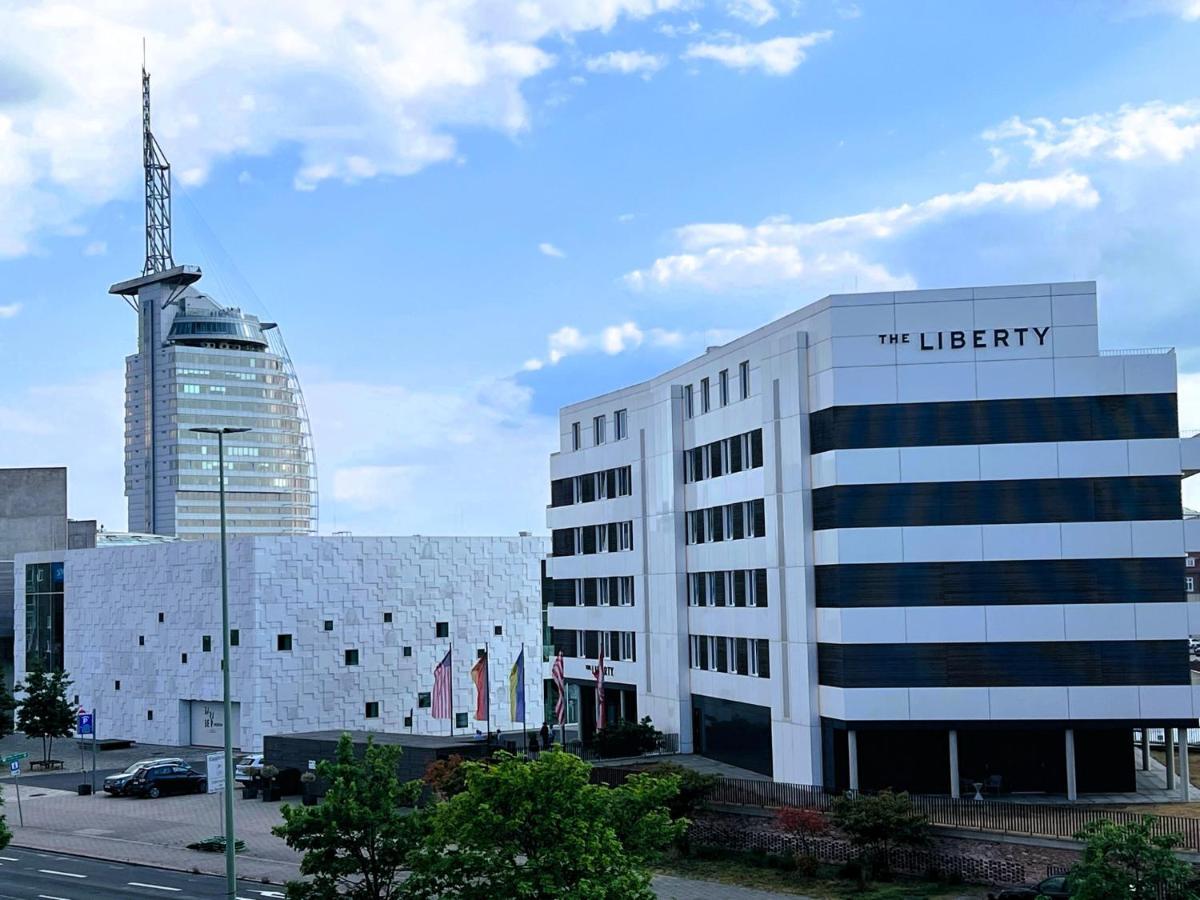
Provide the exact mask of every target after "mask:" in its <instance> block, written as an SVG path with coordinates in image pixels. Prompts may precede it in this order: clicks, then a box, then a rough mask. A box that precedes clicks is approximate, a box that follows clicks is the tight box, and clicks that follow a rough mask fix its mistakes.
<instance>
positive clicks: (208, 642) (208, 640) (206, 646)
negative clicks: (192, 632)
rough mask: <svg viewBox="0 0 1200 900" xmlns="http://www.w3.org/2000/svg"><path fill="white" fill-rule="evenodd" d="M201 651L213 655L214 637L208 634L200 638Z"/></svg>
mask: <svg viewBox="0 0 1200 900" xmlns="http://www.w3.org/2000/svg"><path fill="white" fill-rule="evenodd" d="M200 649H201V650H202V651H203V652H205V653H212V635H211V634H206V635H204V636H203V637H202V638H200Z"/></svg>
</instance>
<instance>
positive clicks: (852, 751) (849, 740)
mask: <svg viewBox="0 0 1200 900" xmlns="http://www.w3.org/2000/svg"><path fill="white" fill-rule="evenodd" d="M846 748H847V749H848V750H849V755H850V790H852V791H857V790H858V732H857V731H855V730H854V729H851V730H849V731H847V732H846Z"/></svg>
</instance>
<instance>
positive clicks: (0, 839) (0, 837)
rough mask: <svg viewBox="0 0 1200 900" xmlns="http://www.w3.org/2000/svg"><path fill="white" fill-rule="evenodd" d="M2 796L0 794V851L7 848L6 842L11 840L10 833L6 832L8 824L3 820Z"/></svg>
mask: <svg viewBox="0 0 1200 900" xmlns="http://www.w3.org/2000/svg"><path fill="white" fill-rule="evenodd" d="M3 809H4V794H3V793H0V850H3V849H4V848H5V847H7V846H8V842H9V841H11V840H12V832H11V831H9V830H8V823H7V822H6V821H5V820H4V813H3Z"/></svg>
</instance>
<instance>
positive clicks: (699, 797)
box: [642, 762, 721, 819]
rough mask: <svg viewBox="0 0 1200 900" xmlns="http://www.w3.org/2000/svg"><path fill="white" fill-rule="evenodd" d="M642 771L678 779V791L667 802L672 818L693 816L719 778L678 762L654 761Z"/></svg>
mask: <svg viewBox="0 0 1200 900" xmlns="http://www.w3.org/2000/svg"><path fill="white" fill-rule="evenodd" d="M642 771H643V772H645V773H646V774H647V775H653V776H655V777H658V778H661V777H663V776H665V775H674V776H676V777H677V778H678V779H679V793H678V794H676V795H675V797H673V798H672V799H671V801H670V802H668V803H667V810H668V811H669V812H670V813H671V818H672V819H679V818H687V819H691V818H693V817H695V815H696V814H697V813H699V812H701V811H702V810H703V809H704V804H705V803H707V802H708V797H709V795H710V794H711V793H712V792H713V790H715V789H716V786H717V782H719V781H720V780H721V779H720V777H719V776H717V775H709V774H706V773H704V772H697V771H696V770H695V769H689V768H688V767H687V766H681V765H679V763H670V762H662V763H655V764H654V765H652V766H647V767H646V768H645V769H642Z"/></svg>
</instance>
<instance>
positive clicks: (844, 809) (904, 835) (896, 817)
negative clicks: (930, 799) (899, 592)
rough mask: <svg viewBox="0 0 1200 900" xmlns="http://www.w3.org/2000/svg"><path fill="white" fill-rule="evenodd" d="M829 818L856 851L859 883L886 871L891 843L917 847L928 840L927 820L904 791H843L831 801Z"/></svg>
mask: <svg viewBox="0 0 1200 900" xmlns="http://www.w3.org/2000/svg"><path fill="white" fill-rule="evenodd" d="M830 818H831V819H832V820H833V822H834V824H835V825H837V827H838V828H840V829H841V830H842V832H843V833H844V834H845V835H846V838H847V839H848V840H849V841H850V843H851V845H852V846H853V847H854V849H855V852H856V854H857V859H856V862H857V863H858V865H859V875H858V878H859V884H860V885H864V886H865V884H866V882H867V881H868V880H869V879H870V878H872V877H875V878H881V877H886V876H887V874H888V852H889V851H890V849H891V847H892V845H893V844H901V845H906V846H910V847H918V846H921V845H922V844H924V843H926V842H927V841H928V839H929V823H928V821H927V820H926V818H925V817H924V816H923V815H921V814H920V813H918V812H916V811H915V810H914V809H913V805H912V800H910V799H909V796H908V794H907V793H903V792H902V793H899V794H896V793H893V792H892V791H890V790H886V791H880V792H879V793H878V794H846V795H845V796H844V797H839V798H838V799H837V800H835V801H834V802H833V809H832V811H831V812H830Z"/></svg>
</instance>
